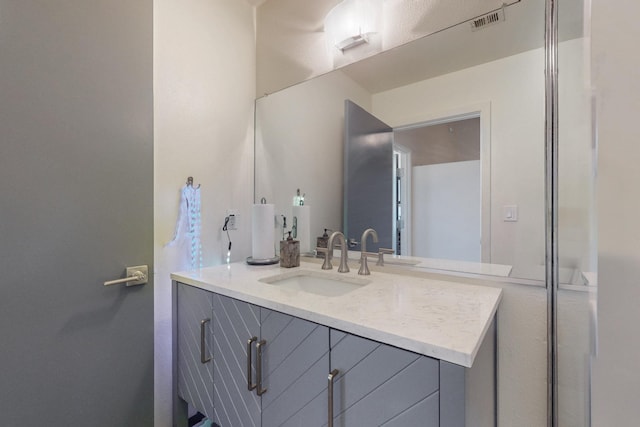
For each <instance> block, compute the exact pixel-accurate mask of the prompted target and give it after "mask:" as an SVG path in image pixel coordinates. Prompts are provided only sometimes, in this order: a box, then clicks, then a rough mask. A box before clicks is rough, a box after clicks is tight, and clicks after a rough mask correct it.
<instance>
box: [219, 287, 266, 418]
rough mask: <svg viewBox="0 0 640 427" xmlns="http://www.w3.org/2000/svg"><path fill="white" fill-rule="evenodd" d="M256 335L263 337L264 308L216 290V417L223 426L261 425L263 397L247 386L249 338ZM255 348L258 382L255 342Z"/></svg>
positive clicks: (252, 373) (253, 372) (253, 378)
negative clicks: (262, 319) (221, 293)
mask: <svg viewBox="0 0 640 427" xmlns="http://www.w3.org/2000/svg"><path fill="white" fill-rule="evenodd" d="M253 337H256V338H259V337H260V308H259V307H257V306H255V305H253V304H249V303H246V302H242V301H238V300H235V299H233V298H229V297H225V296H223V295H218V294H213V345H214V352H215V363H214V380H213V392H214V396H215V401H216V405H215V416H214V417H213V420H214V421H215V422H216V423H217V424H218V425H220V427H238V426H242V427H260V425H261V424H260V397H259V396H258V395H257V394H256V390H255V389H254V390H249V389H248V386H247V385H248V378H247V359H248V357H249V354H248V353H247V341H248V340H250V339H251V338H253ZM252 349H253V351H252V353H253V357H252V363H251V366H252V368H251V379H252V383H255V381H256V371H255V366H256V365H255V358H256V354H255V342H254V343H253V345H252Z"/></svg>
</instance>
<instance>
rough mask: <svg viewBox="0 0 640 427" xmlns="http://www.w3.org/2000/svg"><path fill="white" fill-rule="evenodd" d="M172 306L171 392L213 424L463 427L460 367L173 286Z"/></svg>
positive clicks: (247, 426)
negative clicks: (174, 371) (174, 364)
mask: <svg viewBox="0 0 640 427" xmlns="http://www.w3.org/2000/svg"><path fill="white" fill-rule="evenodd" d="M176 305H177V316H176V317H177V325H176V332H177V333H176V335H177V337H176V338H177V341H176V343H177V346H176V347H177V349H176V360H177V395H178V396H180V397H181V398H182V399H183V400H184V401H186V402H188V403H190V404H191V405H192V406H193V407H195V408H196V409H197V410H199V411H200V412H202V413H203V414H205V415H207V416H208V417H209V418H210V419H212V420H213V421H215V422H216V423H217V424H218V425H219V426H221V427H239V426H242V427H294V426H296V427H297V426H305V427H324V426H329V425H330V424H331V423H329V414H332V417H331V419H332V425H333V426H335V427H361V426H381V425H384V426H386V427H415V426H421V427H432V426H440V427H462V426H464V425H465V375H466V372H467V371H466V370H465V368H463V367H461V366H457V365H453V364H450V363H447V362H442V361H439V360H436V359H433V358H430V357H426V356H422V355H419V354H416V353H413V352H410V351H407V350H402V349H399V348H397V347H394V346H390V345H387V344H382V343H380V342H377V341H373V340H370V339H365V338H362V337H359V336H356V335H351V334H348V333H345V332H341V331H338V330H334V329H330V328H328V327H327V326H323V325H319V324H316V323H313V322H310V321H307V320H303V319H300V318H297V317H294V316H291V315H287V314H283V313H280V312H277V311H273V310H270V309H267V308H264V307H259V306H256V305H253V304H250V303H247V302H243V301H240V300H237V299H233V298H230V297H226V296H223V295H219V294H216V293H211V292H208V291H205V290H201V289H199V288H195V287H191V286H188V285H184V284H181V283H178V284H177V304H176ZM210 358H211V359H210ZM489 368H490V366H489ZM330 373H334V374H335V375H330ZM331 378H332V379H331ZM181 405H183V406H182V409H179V411H178V413H177V415H176V416H177V417H178V418H176V424H175V425H183V424H182V423H183V421H180V420H181V419H184V417H185V409H184V402H182V403H181ZM482 406H483V407H484V406H487V405H484V404H483V405H482ZM178 408H180V405H178ZM476 418H477V416H476V415H475V414H474V419H476ZM494 424H495V423H494ZM477 425H491V422H486V423H482V424H477Z"/></svg>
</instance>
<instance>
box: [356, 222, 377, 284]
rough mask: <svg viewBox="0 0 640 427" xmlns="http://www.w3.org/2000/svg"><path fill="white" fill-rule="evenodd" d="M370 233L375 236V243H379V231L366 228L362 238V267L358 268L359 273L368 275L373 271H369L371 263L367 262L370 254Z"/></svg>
mask: <svg viewBox="0 0 640 427" xmlns="http://www.w3.org/2000/svg"><path fill="white" fill-rule="evenodd" d="M369 235H371V236H372V237H373V243H378V232H377V231H376V230H374V229H373V228H367V229H366V230H364V233H362V238H361V239H360V248H361V252H360V269H359V270H358V274H360V275H363V276H368V275H370V274H371V272H370V271H369V265H368V264H367V255H370V254H369V253H367V237H369ZM374 255H376V254H374Z"/></svg>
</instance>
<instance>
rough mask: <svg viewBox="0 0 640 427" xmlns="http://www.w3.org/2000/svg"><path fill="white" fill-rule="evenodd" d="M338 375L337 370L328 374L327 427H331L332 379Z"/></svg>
mask: <svg viewBox="0 0 640 427" xmlns="http://www.w3.org/2000/svg"><path fill="white" fill-rule="evenodd" d="M339 373H340V371H338V370H337V369H334V370H333V371H331V372H330V373H329V377H328V380H329V384H328V393H327V394H328V395H329V397H328V399H327V400H328V407H327V412H328V413H327V418H328V419H329V421H328V423H327V427H333V383H334V379H335V378H336V377H337V376H338V374H339Z"/></svg>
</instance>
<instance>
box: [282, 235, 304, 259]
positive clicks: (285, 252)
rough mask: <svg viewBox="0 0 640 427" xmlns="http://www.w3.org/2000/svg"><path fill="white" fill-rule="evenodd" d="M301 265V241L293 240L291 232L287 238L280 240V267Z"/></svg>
mask: <svg viewBox="0 0 640 427" xmlns="http://www.w3.org/2000/svg"><path fill="white" fill-rule="evenodd" d="M299 266H300V241H299V240H293V237H291V232H290V231H289V237H287V239H286V240H281V241H280V267H285V268H291V267H299Z"/></svg>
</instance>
